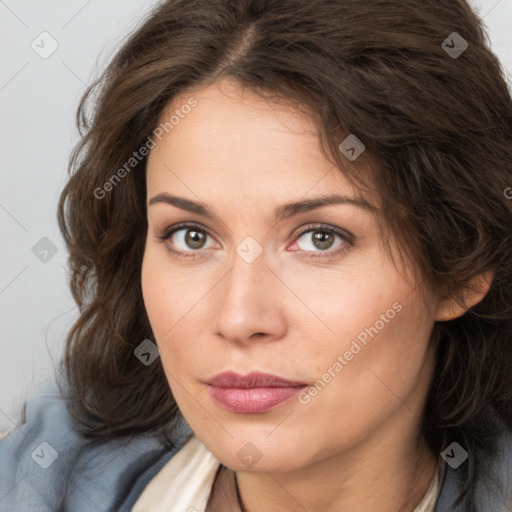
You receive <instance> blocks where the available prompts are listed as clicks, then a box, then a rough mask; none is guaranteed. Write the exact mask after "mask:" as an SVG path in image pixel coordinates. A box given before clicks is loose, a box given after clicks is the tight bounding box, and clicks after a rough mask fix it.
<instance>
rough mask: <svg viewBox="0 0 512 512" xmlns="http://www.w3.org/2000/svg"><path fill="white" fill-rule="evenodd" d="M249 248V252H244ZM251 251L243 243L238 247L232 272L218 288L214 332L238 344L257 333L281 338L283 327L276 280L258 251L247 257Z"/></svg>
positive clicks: (282, 313) (283, 322)
mask: <svg viewBox="0 0 512 512" xmlns="http://www.w3.org/2000/svg"><path fill="white" fill-rule="evenodd" d="M248 244H250V242H248ZM248 247H249V251H245V252H244V249H247V248H248ZM240 249H242V250H241V251H240ZM239 251H240V252H241V255H240V252H239ZM250 251H251V247H250V245H246V244H244V243H243V242H242V243H241V244H240V245H239V247H238V248H237V253H236V254H234V255H233V259H232V266H231V271H230V272H229V273H228V274H227V275H226V277H225V279H224V280H223V283H222V285H221V286H219V288H218V291H217V297H216V299H217V301H216V302H217V315H216V330H217V333H218V334H219V335H222V336H223V337H224V338H226V339H231V340H232V341H238V342H244V341H246V340H248V339H249V338H250V337H251V336H252V335H253V334H256V333H259V334H266V335H268V336H270V337H280V336H282V334H283V330H284V328H285V319H284V316H283V315H284V311H283V308H282V307H281V304H280V298H279V293H278V291H277V290H276V285H277V283H276V281H277V280H276V277H275V276H274V275H273V273H272V271H271V270H270V268H268V267H267V264H268V262H267V259H266V258H265V255H264V254H263V253H262V252H261V253H260V254H259V255H257V256H256V257H254V252H253V253H252V256H251V257H250V258H247V257H246V255H247V253H250ZM253 258H254V259H253Z"/></svg>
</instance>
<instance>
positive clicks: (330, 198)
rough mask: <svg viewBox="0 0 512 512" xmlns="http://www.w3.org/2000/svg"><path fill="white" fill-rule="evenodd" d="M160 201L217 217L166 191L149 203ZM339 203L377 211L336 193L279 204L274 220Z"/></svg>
mask: <svg viewBox="0 0 512 512" xmlns="http://www.w3.org/2000/svg"><path fill="white" fill-rule="evenodd" d="M158 203H165V204H170V205H172V206H176V207H177V208H181V209H182V210H186V211H188V212H191V213H196V214H198V215H201V216H203V217H207V218H209V219H213V218H215V217H216V215H215V214H214V213H213V211H212V210H211V209H210V208H208V207H207V206H205V205H204V204H201V203H197V202H195V201H192V200H190V199H186V198H185V197H179V196H173V195H170V194H167V193H165V192H163V193H161V194H158V195H156V196H154V197H152V198H151V199H150V200H149V202H148V205H149V206H151V205H154V204H158ZM337 204H343V205H344V204H348V205H352V206H356V207H357V208H362V209H364V210H368V211H372V212H374V211H376V208H375V206H373V205H371V204H370V203H369V202H367V201H366V200H365V199H363V198H358V197H348V196H340V195H336V194H334V195H327V196H320V197H315V198H313V199H303V200H301V201H294V202H291V203H286V204H283V205H281V206H278V207H277V208H276V209H275V210H274V220H275V221H276V222H279V221H282V220H284V219H287V218H288V217H292V216H293V215H297V214H299V213H304V212H308V211H311V210H315V209H317V208H321V207H322V206H330V205H337Z"/></svg>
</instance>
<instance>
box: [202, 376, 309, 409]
mask: <svg viewBox="0 0 512 512" xmlns="http://www.w3.org/2000/svg"><path fill="white" fill-rule="evenodd" d="M206 384H207V385H208V390H209V392H210V396H211V397H212V398H213V399H214V400H215V401H216V402H217V404H218V405H220V406H221V407H223V408H224V409H227V410H228V411H231V412H235V413H239V414H260V413H264V412H267V411H270V410H271V409H274V408H276V407H277V406H279V405H281V404H283V403H285V402H287V401H288V400H290V399H292V398H293V397H295V396H296V395H298V394H299V393H300V391H301V390H302V389H303V388H304V387H306V386H307V384H306V383H304V382H297V381H291V380H288V379H283V378H282V377H278V376H277V375H271V374H269V373H261V372H251V373H249V374H248V375H239V374H237V373H235V372H223V373H220V374H218V375H216V376H214V377H212V378H211V379H209V380H207V381H206Z"/></svg>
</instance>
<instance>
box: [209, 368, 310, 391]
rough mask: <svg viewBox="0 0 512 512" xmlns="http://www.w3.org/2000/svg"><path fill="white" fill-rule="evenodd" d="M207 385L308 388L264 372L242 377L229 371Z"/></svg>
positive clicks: (243, 387)
mask: <svg viewBox="0 0 512 512" xmlns="http://www.w3.org/2000/svg"><path fill="white" fill-rule="evenodd" d="M206 384H209V385H210V386H215V387H218V388H242V389H249V388H264V387H299V386H306V385H307V384H306V383H304V382H297V381H291V380H288V379H283V378H282V377H278V376H277V375H272V374H270V373H262V372H251V373H248V374H247V375H240V374H238V373H236V372H232V371H228V372H222V373H219V374H217V375H214V376H213V377H212V378H211V379H208V380H207V381H206Z"/></svg>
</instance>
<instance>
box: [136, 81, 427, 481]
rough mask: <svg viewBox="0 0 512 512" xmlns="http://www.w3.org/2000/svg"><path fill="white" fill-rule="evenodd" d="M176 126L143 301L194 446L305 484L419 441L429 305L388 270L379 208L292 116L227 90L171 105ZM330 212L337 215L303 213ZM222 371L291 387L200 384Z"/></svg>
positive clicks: (151, 227)
mask: <svg viewBox="0 0 512 512" xmlns="http://www.w3.org/2000/svg"><path fill="white" fill-rule="evenodd" d="M192 98H193V99H192ZM195 102H197V103H195ZM189 104H194V105H195V106H194V107H193V108H182V107H183V106H184V105H189ZM175 110H178V111H179V115H178V117H176V119H179V122H175V123H173V128H172V129H170V130H169V129H168V133H165V131H164V135H163V137H162V140H161V142H157V145H156V147H154V149H152V150H151V153H150V156H149V159H148V165H147V191H148V194H147V199H148V207H147V212H148V234H147V242H146V248H145V254H144V261H143V267H142V288H143V295H144V302H145V306H146V309H147V313H148V316H149V320H150V323H151V326H152V329H153V332H154V335H155V338H156V339H155V341H156V344H157V345H158V347H159V349H160V356H161V359H162V364H163V367H164V369H165V372H166V375H167V378H168V382H169V385H170V387H171V390H172V392H173V395H174V397H175V399H176V401H177V403H178V405H179V407H180V409H181V411H182V413H183V415H184V417H185V419H186V420H187V421H188V423H189V425H190V426H191V428H192V429H193V431H194V432H195V433H196V434H197V436H198V437H199V438H200V439H201V441H202V442H203V443H204V444H205V445H206V446H207V448H208V449H209V450H210V451H211V452H212V453H213V454H214V455H215V456H216V457H217V458H218V459H219V460H221V461H222V462H223V463H224V464H225V465H227V466H228V467H231V468H232V469H235V470H240V471H241V470H247V469H251V470H252V471H270V470H276V469H279V470H281V471H286V470H294V469H299V468H304V467H306V466H308V465H312V464H315V463H319V462H321V461H322V460H326V459H328V458H330V457H333V456H335V455H337V454H340V455H341V454H348V453H351V452H352V451H353V449H355V448H356V447H362V446H369V444H371V443H375V442H376V440H377V439H378V440H380V442H381V443H382V442H384V443H385V444H389V443H391V444H390V446H392V443H394V442H396V443H400V442H401V441H402V440H404V439H407V436H408V435H409V436H411V435H416V433H417V431H418V425H419V423H420V416H421V413H422V409H423V404H424V400H425V396H426V393H427V390H428V384H429V379H430V376H431V372H432V368H433V362H432V361H433V358H432V354H431V351H430V350H428V347H429V344H428V340H429V336H430V334H431V330H432V327H433V322H434V318H433V316H432V314H431V313H429V310H430V311H432V304H426V303H425V299H424V295H423V294H422V289H421V287H420V286H417V282H415V281H414V280H412V281H411V280H410V279H407V281H406V280H405V279H404V277H402V274H403V272H400V271H399V270H397V269H396V268H395V267H394V266H393V264H392V262H391V261H390V259H389V258H388V256H387V253H386V252H385V249H384V248H383V241H382V238H381V234H380V233H379V230H378V227H377V218H378V215H379V212H378V210H375V211H374V210H373V209H372V208H371V207H370V204H368V205H365V204H364V201H363V202H361V201H359V200H357V199H356V196H355V191H354V190H353V189H352V187H351V186H350V185H349V183H348V182H347V180H346V179H345V178H344V177H343V175H342V173H341V172H340V171H339V170H337V169H336V168H335V167H334V166H333V165H332V163H330V162H329V161H328V160H327V159H326V158H325V157H324V156H323V154H322V152H321V150H320V146H319V139H318V137H317V134H316V130H315V128H314V127H313V125H312V124H311V123H310V122H309V121H308V119H307V118H306V117H305V115H304V114H300V113H297V111H294V110H293V108H292V107H289V108H285V107H284V106H278V105H275V104H270V103H267V102H265V101H263V100H262V99H261V98H260V97H258V96H255V95H253V94H252V93H249V92H244V93H242V92H241V91H240V90H239V89H237V88H236V87H233V86H231V85H230V84H229V83H228V82H225V83H224V84H223V85H222V87H221V86H219V84H217V85H214V86H210V87H208V88H205V89H202V90H200V91H199V92H196V93H194V94H193V95H192V94H190V95H183V96H181V97H179V98H176V99H175V101H174V102H173V106H172V110H170V111H168V112H166V115H165V116H164V118H165V120H167V119H168V118H169V117H170V116H171V115H172V114H174V111H175ZM168 126H170V125H168ZM340 142H342V141H341V140H340ZM347 165H351V163H350V162H349V161H348V160H347ZM327 196H329V197H332V196H339V197H344V198H346V199H345V200H340V201H333V202H331V203H330V204H324V205H323V206H320V207H318V206H317V207H314V208H313V207H312V206H314V202H315V201H316V200H317V199H319V198H324V197H327ZM172 197H178V198H182V199H180V203H179V204H178V202H177V200H173V199H172ZM294 203H297V205H299V206H287V207H284V205H288V204H294ZM180 205H181V206H180ZM300 205H302V206H300ZM307 205H309V206H310V207H311V208H310V207H306V206H307ZM201 210H204V211H201ZM206 212H209V213H208V214H207V213H206ZM276 214H277V215H276ZM179 223H188V226H185V227H183V226H181V227H177V225H178V224H179ZM172 230H174V233H173V234H170V232H171V231H172ZM165 235H169V236H168V237H167V239H166V240H161V239H159V237H165ZM174 251H176V252H174ZM155 364H157V363H155ZM222 372H235V373H236V374H239V375H240V376H242V377H244V376H247V374H249V373H251V372H263V373H266V374H271V375H273V376H277V377H279V378H281V379H286V380H287V381H292V384H290V383H288V384H286V383H283V382H280V381H278V380H275V379H271V380H269V381H266V380H265V379H261V380H259V379H258V378H254V379H249V380H245V381H244V380H243V379H242V381H241V382H236V381H234V382H232V381H230V380H229V379H222V378H220V379H219V380H218V381H217V382H216V384H217V385H216V386H212V385H210V384H209V383H208V381H210V380H211V379H212V378H213V377H215V376H217V375H218V374H220V373H222ZM300 384H303V386H302V387H300ZM243 386H245V388H244V387H243Z"/></svg>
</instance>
